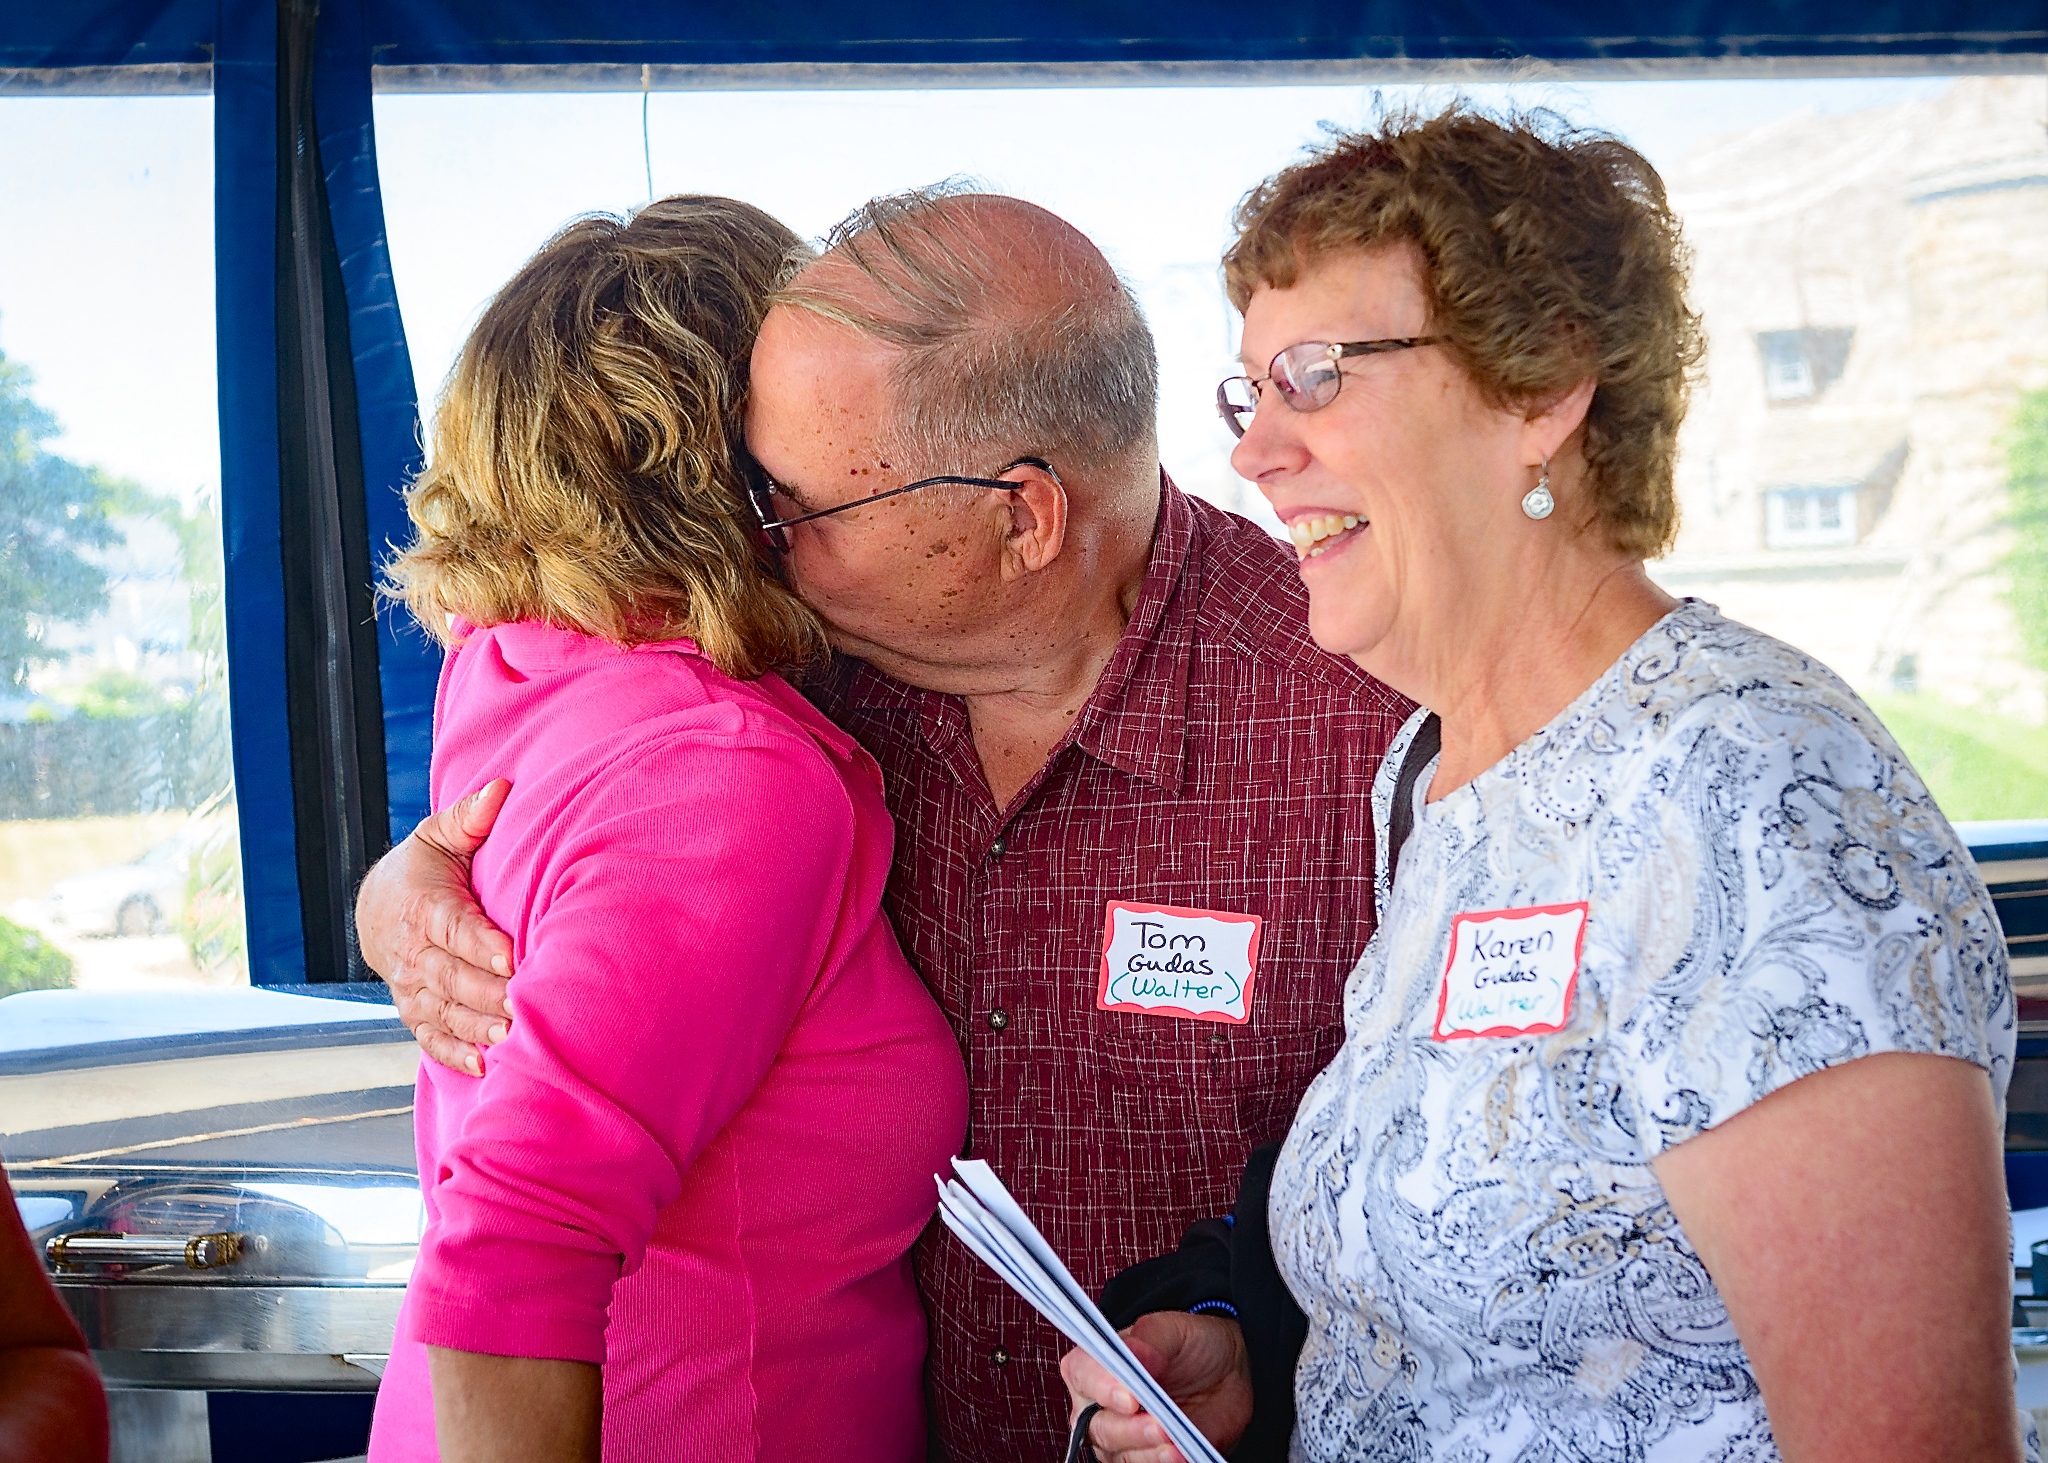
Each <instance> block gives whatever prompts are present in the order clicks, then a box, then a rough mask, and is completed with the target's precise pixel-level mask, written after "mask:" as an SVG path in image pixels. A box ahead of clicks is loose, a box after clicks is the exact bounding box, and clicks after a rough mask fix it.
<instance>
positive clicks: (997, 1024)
mask: <svg viewBox="0 0 2048 1463" xmlns="http://www.w3.org/2000/svg"><path fill="white" fill-rule="evenodd" d="M1009 1024H1010V1013H1009V1012H1008V1011H1005V1010H1004V1009H1003V1008H1002V1007H1001V1006H998V1007H996V1008H995V1010H993V1011H991V1012H989V1013H988V1029H989V1030H990V1031H1002V1030H1004V1029H1005V1028H1007V1027H1008V1026H1009Z"/></svg>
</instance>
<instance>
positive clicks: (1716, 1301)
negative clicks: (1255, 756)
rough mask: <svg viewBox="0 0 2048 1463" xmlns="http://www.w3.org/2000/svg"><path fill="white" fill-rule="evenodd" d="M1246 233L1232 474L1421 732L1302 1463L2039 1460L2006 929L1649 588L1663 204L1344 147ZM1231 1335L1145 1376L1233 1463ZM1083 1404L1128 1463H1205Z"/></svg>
mask: <svg viewBox="0 0 2048 1463" xmlns="http://www.w3.org/2000/svg"><path fill="white" fill-rule="evenodd" d="M1238 224H1239V237H1238V239H1237V242H1236V243H1235V244H1234V245H1233V247H1232V249H1231V251H1230V253H1229V254H1228V256H1227V257H1226V260H1225V267H1226V274H1227V278H1228V281H1229V284H1230V288H1231V292H1232V297H1233V299H1234V300H1235V302H1236V303H1237V304H1238V306H1239V307H1240V308H1241V309H1242V310H1243V311H1244V337H1243V339H1244V361H1245V363H1246V367H1245V368H1246V372H1247V378H1248V379H1247V378H1239V379H1237V380H1236V381H1233V382H1226V383H1225V385H1224V388H1223V390H1222V391H1221V392H1220V393H1219V401H1220V403H1221V405H1222V407H1223V409H1224V411H1225V414H1226V417H1227V418H1228V419H1229V420H1230V421H1231V422H1232V424H1233V426H1235V427H1236V428H1237V430H1238V431H1239V432H1240V433H1241V435H1242V438H1243V440H1242V442H1241V443H1240V444H1239V446H1238V449H1237V453H1236V456H1235V459H1234V461H1235V465H1236V467H1237V469H1238V471H1239V472H1240V473H1242V474H1243V475H1244V476H1245V477H1246V478H1249V479H1251V480H1252V481H1254V482H1256V483H1257V484H1258V485H1259V486H1260V488H1261V489H1262V490H1263V491H1264V492H1265V494H1266V496H1267V498H1268V499H1269V500H1270V501H1271V502H1272V504H1273V506H1274V508H1275V510H1276V511H1277V512H1278V513H1279V514H1280V516H1281V518H1282V519H1283V520H1284V521H1285V522H1286V523H1287V524H1288V526H1289V528H1290V530H1291V532H1292V535H1293V539H1294V542H1295V545H1296V547H1297V549H1298V551H1299V552H1300V555H1301V573H1302V577H1303V579H1304V580H1305V581H1306V583H1307V585H1308V589H1309V593H1310V600H1311V607H1310V620H1311V625H1312V628H1313V630H1314V632H1315V635H1316V638H1317V640H1318V641H1319V642H1320V643H1321V644H1322V645H1323V646H1324V647H1325V648H1327V649H1329V650H1331V651H1334V652H1337V653H1339V654H1345V655H1349V656H1351V657H1352V658H1353V659H1354V660H1356V661H1357V662H1358V664H1360V665H1361V666H1363V667H1364V668H1365V669H1366V670H1368V671H1370V672H1372V673H1373V674H1374V675H1376V676H1378V677H1379V678H1380V679H1382V680H1383V681H1385V682H1386V683H1387V684H1389V685H1391V686H1394V687H1395V688H1397V689H1398V690H1401V691H1403V692H1405V693H1406V694H1408V695H1409V696H1411V697H1413V698H1414V699H1415V700H1416V701H1417V702H1418V703H1420V704H1421V705H1422V706H1424V707H1426V708H1429V711H1427V712H1418V713H1417V715H1416V718H1415V720H1414V721H1413V722H1411V723H1410V725H1409V727H1408V728H1407V729H1406V731H1404V733H1403V735H1402V736H1401V738H1400V739H1399V740H1397V742H1396V743H1395V746H1394V748H1393V750H1392V751H1391V752H1390V753H1389V755H1388V758H1387V761H1386V763H1385V765H1384V767H1383V769H1382V771H1381V774H1380V777H1379V781H1378V784H1377V787H1376V789H1375V792H1374V803H1375V806H1374V813H1375V825H1376V827H1377V828H1378V829H1379V830H1380V839H1379V844H1380V855H1379V856H1380V870H1379V873H1380V880H1381V882H1380V902H1381V916H1382V917H1381V926H1380V932H1379V934H1378V935H1377V936H1376V937H1375V939H1374V941H1373V943H1372V945H1371V946H1370V947H1369V948H1368V949H1367V950H1366V952H1365V954H1364V956H1363V957H1362V958H1361V959H1360V961H1359V963H1358V966H1357V969H1356V970H1355V971H1354V973H1353V974H1352V976H1351V981H1350V985H1349V987H1348V989H1347V998H1346V1036H1347V1039H1346V1043H1345V1046H1344V1048H1343V1050H1342V1051H1341V1052H1340V1054H1339V1056H1338V1058H1337V1060H1336V1061H1335V1062H1334V1063H1333V1064H1332V1065H1331V1066H1330V1068H1329V1069H1328V1070H1327V1071H1326V1072H1324V1073H1323V1075H1322V1076H1321V1077H1320V1078H1318V1080H1317V1081H1316V1083H1315V1085H1314V1086H1313V1087H1312V1088H1311V1089H1310V1091H1309V1093H1308V1095H1307V1097H1306V1098H1305V1099H1304V1100H1303V1103H1302V1106H1301V1110H1300V1112H1299V1114H1298V1115H1297V1117H1296V1120H1295V1124H1294V1127H1293V1130H1292V1132H1291V1133H1290V1134H1289V1136H1288V1139H1287V1143H1286V1145H1285V1147H1284V1149H1283V1150H1282V1151H1281V1154H1280V1157H1279V1160H1278V1165H1277V1168H1276V1170H1275V1172H1274V1176H1273V1180H1272V1189H1271V1197H1270V1201H1269V1203H1268V1206H1267V1208H1266V1211H1265V1212H1266V1214H1267V1217H1268V1219H1269V1222H1270V1225H1271V1231H1272V1248H1273V1255H1274V1258H1275V1259H1276V1260H1277V1262H1278V1266H1279V1272H1280V1275H1281V1277H1282V1278H1283V1279H1284V1280H1285V1282H1286V1286H1287V1289H1288V1290H1289V1291H1290V1292H1291V1293H1292V1295H1293V1297H1294V1299H1295V1301H1296V1302H1298V1303H1299V1306H1300V1308H1301V1310H1302V1311H1303V1312H1304V1313H1305V1316H1306V1333H1307V1340H1306V1343H1305V1345H1304V1346H1303V1347H1302V1350H1301V1353H1300V1359H1299V1364H1298V1368H1297V1370H1296V1371H1295V1374H1294V1375H1295V1386H1294V1402H1295V1406H1296V1418H1295V1423H1294V1427H1293V1434H1292V1443H1291V1451H1290V1456H1291V1457H1292V1458H1294V1459H1296V1460H1299V1463H1336V1460H1339V1459H1344V1460H1353V1459H1357V1460H1366V1459H1389V1460H1393V1459H1399V1460H1417V1463H1423V1460H1428V1463H1510V1460H1514V1463H1539V1460H1540V1463H1567V1460H1570V1463H1579V1460H1585V1463H1593V1460H1598V1463H1680V1460H1683V1463H1707V1460H1713V1463H1737V1460H1745V1463H1747V1460H1754V1463H1764V1460H1775V1459H1779V1458H1783V1459H1786V1460H1791V1463H1850V1460H1855V1463H1864V1460H1870V1459H1880V1458H1881V1459H1885V1460H1898V1463H1907V1460H1913V1463H1919V1460H1926V1463H1934V1460H1944V1463H1945V1460H1953V1459H1964V1458H1968V1459H1972V1460H1977V1459H1983V1460H2001V1463H2006V1460H2013V1459H2018V1458H2020V1457H2021V1456H2022V1455H2023V1453H2024V1454H2025V1455H2026V1456H2029V1457H2032V1456H2034V1455H2035V1451H2036V1449H2035V1444H2034V1442H2033V1439H2032V1436H2031V1425H2030V1424H2029V1423H2027V1422H2026V1421H2025V1420H2024V1419H2023V1418H2022V1417H2021V1415H2020V1414H2019V1412H2018V1409H2017V1408H2016V1406H2015V1404H2014V1400H2013V1381H2012V1356H2011V1352H2010V1350H2009V1340H2010V1338H2009V1333H2008V1327H2009V1324H2010V1303H2011V1302H2010V1290H2009V1284H2010V1269H2009V1262H2008V1243H2009V1241H2008V1230H2007V1225H2008V1219H2007V1214H2006V1206H2005V1196H2004V1187H2003V1177H2002V1169H2001V1161H2000V1143H1999V1132H2000V1120H2001V1114H2002V1108H2003V1102H2004V1094H2005V1087H2006V1083H2007V1080H2008V1078H2009V1076H2010V1074H2011V1070H2012V1055H2013V1043H2014V1035H2015V1028H2014V1006H2013V998H2012V991H2011V986H2010V981H2009V977H2008V973H2007V969H2006V957H2005V952H2004V945H2003V942H2002V939H2001V937H2000V934H1999V930H1998V926H1997V922H1996V919H1995V917H1994V915H1993V913H1992V909H1991V904H1990V900H1989V898H1988V897H1987V895H1986V893H1985V890H1984V887H1983V885H1982V883H1981V882H1980V881H1979V880H1978V878H1977V876H1976V873H1975V871H1974V868H1973V866H1972V864H1971V861H1970V858H1969V856H1968V854H1967V853H1966V851H1965V850H1964V849H1963V847H1962V845H1961V844H1960V842H1959V841H1958V840H1957V838H1956V835H1955V832H1954V830H1953V829H1952V828H1950V827H1949V825H1948V823H1947V821H1946V820H1945V819H1944V818H1943V817H1942V815H1941V812H1940V810H1939V809H1938V808H1936V806H1935V805H1934V802H1933V799H1932V798H1930V797H1929V795H1928V793H1927V789H1926V787H1925V786H1924V785H1923V784H1922V783H1921V781H1920V779H1919V777H1918V776H1917V775H1916V774H1915V772H1914V771H1913V769H1912V767H1911V766H1910V765H1909V764H1908V762H1907V761H1906V759H1905V758H1904V756H1902V755H1901V754H1900V752H1899V749H1898V747H1897V745H1896V744H1895V743H1894V742H1893V741H1892V739H1891V737H1890V736H1889V735H1887V733H1886V732H1885V730H1884V728H1883V727H1882V726H1881V725H1880V724H1879V723H1878V721H1877V719H1876V718H1875V717H1874V716H1873V715H1871V713H1870V711H1869V709H1868V708H1867V707H1866V706H1864V705H1863V703H1862V702H1861V701H1859V700H1858V699H1857V697H1856V695H1855V694H1854V693H1853V692H1852V691H1851V690H1850V689H1849V688H1848V687H1847V686H1846V685H1844V684H1843V682H1842V681H1841V680H1840V679H1839V678H1838V677H1836V676H1835V675H1834V674H1833V673H1832V672H1831V671H1829V670H1828V669H1827V668H1826V667H1825V666H1822V665H1820V664H1819V663H1817V662H1816V661H1814V660H1812V659H1811V658H1810V657H1808V656H1806V655H1804V654H1802V653H1801V652H1800V651H1798V650H1795V649H1794V648H1792V647H1791V646H1789V645H1786V644H1784V643H1782V642H1780V641H1776V640H1773V639H1771V638H1769V637H1768V636H1765V635H1762V634H1760V633H1758V632H1756V631H1754V630H1751V629H1748V628H1747V627H1745V626H1742V625H1739V624H1735V623H1733V622H1731V621H1729V620H1727V619H1725V618H1723V617H1722V616H1721V614H1720V613H1719V611H1717V610H1715V609H1714V608H1713V607H1712V606H1710V605H1706V604H1703V603H1700V602H1698V601H1684V602H1679V601H1674V600H1673V599H1672V598H1671V597H1670V596H1668V595H1666V594H1664V593H1663V592H1662V591H1661V590H1659V589H1658V588H1657V587H1656V585H1655V584H1653V583H1652V582H1651V580H1650V578H1649V577H1648V575H1647V574H1646V572H1645V570H1644V567H1643V566H1644V561H1645V560H1646V559H1648V558H1651V557H1654V556H1655V555H1657V554H1659V553H1661V552H1663V551H1664V550H1665V549H1666V548H1668V547H1669V544H1670V542H1671V538H1672V535H1673V533H1674V532H1675V529H1676V524H1677V506H1676V502H1675V499H1674V495H1673V490H1672V460H1673V455H1674V447H1675V442H1676V437H1677V431H1678V426H1679V421H1680V419H1681V417H1682V416H1683V413H1684V407H1685V397H1686V389H1687V382H1688V377H1689V375H1690V373H1691V371H1692V370H1693V368H1694V367H1695V365H1696V363H1697V361H1698V359H1699V356H1700V334H1699V328H1698V322H1697V319H1696V317H1694V315H1693V314H1692V313H1691V312H1690V310H1689V309H1688V307H1687V305H1686V302H1685V254H1684V250H1683V246H1682V244H1681V243H1680V240H1679V234H1678V225H1677V221H1676V219H1675V218H1674V217H1673V215H1672V214H1671V212H1670V210H1669V207H1668V205H1667V204H1666V202H1665V198H1664V193H1663V187H1662V184H1661V182H1660V181H1659V180H1658V178H1657V176H1656V174H1655V173H1654V172H1653V171H1652V170H1651V169H1650V167H1649V165H1648V164H1647V163H1645V162H1644V161H1643V160H1642V159H1641V158H1640V157H1639V156H1637V155H1636V154H1635V153H1634V152H1632V151H1630V150H1629V149H1628V148H1626V147H1624V146H1623V145H1621V144H1620V143H1618V142H1615V141H1614V140H1612V139H1610V138H1606V137H1602V136H1598V135H1593V134H1586V133H1578V132H1574V131H1572V130H1570V129H1568V128H1567V127H1566V126H1565V125H1564V124H1562V123H1561V122H1559V121H1558V120H1556V119H1554V118H1549V117H1543V116H1538V117H1533V118H1514V119H1507V120H1504V121H1502V120H1494V119H1489V118H1487V117H1483V116H1480V115H1477V114H1475V113H1473V112H1471V111H1469V110H1465V109H1457V108H1454V109H1452V110H1451V111H1449V112H1447V113H1445V114H1442V115H1439V116H1435V117H1429V118H1421V117H1398V116H1397V117H1393V118H1390V119H1387V120H1385V121H1383V122H1382V123H1381V125H1380V126H1379V127H1378V128H1377V129H1375V130H1374V131H1372V132H1370V133H1367V134H1361V135H1353V136H1341V137H1336V138H1333V139H1332V140H1331V141H1330V142H1329V143H1328V144H1327V145H1326V146H1324V147H1323V148H1322V149H1321V150H1320V151H1319V152H1318V153H1317V154H1316V155H1314V156H1313V157H1311V158H1309V159H1308V160H1307V161H1305V162H1303V163H1301V164H1299V165H1297V166H1295V167H1292V168H1289V169H1288V170H1286V171H1285V172H1282V173H1281V174H1279V175H1278V176H1276V177H1274V178H1273V179H1271V180H1269V181H1268V182H1266V183H1265V184H1264V185H1262V186H1261V187H1260V188H1259V189H1257V190H1256V191H1255V192H1253V193H1252V194H1251V195H1250V197H1249V198H1248V199H1247V200H1246V202H1245V204H1244V206H1243V208H1242V210H1241V212H1240V215H1239V219H1238ZM1439 748H1440V749H1439ZM1404 764H1405V766H1404ZM1404 771H1405V772H1406V774H1407V776H1406V778H1405V779H1404V777H1403V776H1402V773H1403V772H1404ZM1411 829H1412V831H1409V830H1411ZM1404 833H1405V834H1406V839H1405V843H1403V842H1401V841H1400V839H1401V836H1402V834H1404ZM1390 853H1392V854H1393V855H1394V857H1395V859H1397V860H1398V863H1397V865H1396V866H1395V867H1390V859H1389V854H1390ZM1396 868H1397V869H1398V877H1397V876H1396ZM1204 1310H1205V1311H1206V1312H1207V1313H1205V1314H1201V1315H1191V1314H1185V1313H1174V1312H1164V1311H1162V1312H1159V1313H1156V1314H1153V1315H1148V1316H1144V1317H1143V1318H1142V1319H1140V1320H1139V1321H1138V1322H1137V1324H1136V1325H1135V1326H1134V1327H1133V1328H1132V1332H1131V1334H1132V1336H1133V1338H1134V1345H1135V1346H1136V1347H1137V1349H1139V1350H1140V1352H1141V1354H1143V1355H1144V1357H1145V1359H1146V1360H1147V1362H1148V1364H1151V1365H1153V1366H1154V1367H1155V1370H1157V1371H1158V1372H1159V1374H1160V1375H1161V1376H1162V1377H1163V1378H1165V1379H1166V1380H1167V1382H1168V1385H1169V1389H1170V1390H1172V1391H1174V1392H1175V1394H1176V1396H1178V1397H1182V1398H1184V1399H1185V1400H1186V1402H1187V1405H1188V1407H1189V1410H1190V1412H1191V1415H1193V1416H1194V1418H1195V1420H1196V1421H1197V1422H1198V1423H1199V1424H1201V1425H1202V1426H1203V1427H1204V1428H1205V1430H1206V1431H1208V1432H1209V1434H1210V1435H1211V1437H1212V1438H1213V1439H1214V1440H1215V1441H1216V1442H1217V1443H1218V1444H1219V1446H1221V1447H1223V1448H1226V1449H1227V1448H1229V1447H1230V1446H1231V1445H1232V1444H1234V1443H1235V1442H1236V1440H1237V1437H1238V1435H1239V1434H1240V1433H1241V1432H1242V1431H1243V1429H1244V1427H1245V1423H1246V1418H1247V1417H1248V1415H1249V1414H1250V1411H1251V1408H1250V1397H1251V1390H1250V1383H1249V1380H1248V1377H1249V1371H1248V1366H1247V1360H1246V1352H1245V1345H1244V1341H1243V1336H1244V1334H1245V1332H1244V1331H1243V1330H1241V1329H1240V1327H1239V1326H1238V1323H1237V1322H1235V1321H1232V1320H1231V1319H1229V1318H1228V1317H1227V1316H1224V1315H1219V1314H1217V1313H1216V1312H1217V1310H1218V1308H1217V1307H1213V1306H1210V1307H1204ZM1067 1374H1068V1378H1069V1381H1070V1384H1071V1385H1072V1387H1073V1389H1074V1392H1075V1398H1076V1406H1077V1408H1078V1407H1080V1406H1081V1405H1082V1404H1084V1403H1086V1402H1089V1401H1096V1402H1101V1403H1103V1404H1104V1406H1105V1410H1104V1411H1103V1412H1102V1413H1100V1414H1098V1415H1097V1416H1096V1417H1095V1419H1094V1422H1093V1424H1092V1429H1091V1437H1092V1440H1093V1443H1094V1445H1095V1447H1096V1449H1097V1451H1098V1452H1099V1453H1100V1454H1101V1456H1103V1457H1105V1458H1112V1459H1115V1460H1117V1463H1155V1460H1158V1463H1163V1460H1168V1459H1172V1458H1175V1457H1177V1455H1176V1454H1175V1453H1174V1451H1173V1450H1172V1449H1171V1448H1170V1447H1169V1446H1167V1445H1166V1444H1165V1442H1164V1436H1163V1434H1162V1433H1160V1432H1159V1430H1158V1428H1157V1425H1156V1424H1155V1423H1154V1422H1152V1420H1151V1419H1149V1418H1146V1417H1144V1416H1143V1415H1142V1414H1139V1413H1138V1412H1137V1410H1136V1407H1135V1404H1134V1402H1133V1401H1132V1399H1131V1398H1130V1397H1129V1396H1128V1395H1125V1394H1123V1393H1122V1392H1121V1390H1120V1389H1117V1388H1114V1387H1113V1386H1111V1385H1110V1384H1108V1383H1107V1379H1106V1378H1105V1377H1103V1376H1102V1374H1101V1373H1100V1372H1099V1371H1098V1370H1097V1369H1095V1368H1094V1367H1093V1364H1092V1363H1089V1362H1088V1361H1087V1360H1086V1358H1085V1357H1081V1356H1079V1355H1078V1354H1077V1355H1075V1356H1072V1357H1070V1358H1069V1359H1068V1364H1067ZM1262 1405H1263V1404H1262Z"/></svg>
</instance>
